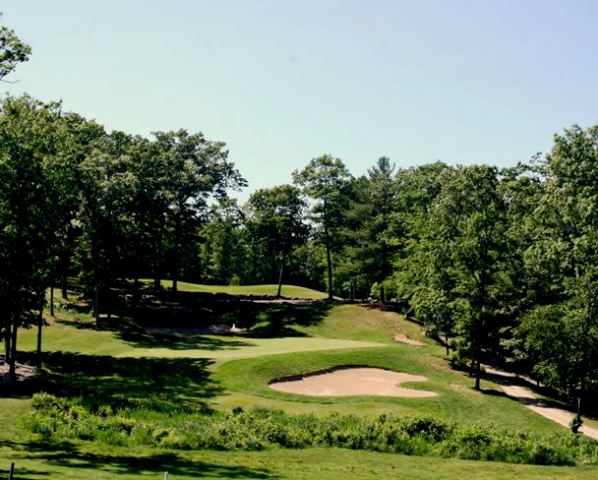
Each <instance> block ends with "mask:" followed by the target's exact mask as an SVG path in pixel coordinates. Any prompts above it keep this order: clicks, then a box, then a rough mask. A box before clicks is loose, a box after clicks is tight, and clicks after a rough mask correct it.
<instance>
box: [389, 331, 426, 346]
mask: <svg viewBox="0 0 598 480" xmlns="http://www.w3.org/2000/svg"><path fill="white" fill-rule="evenodd" d="M395 342H400V343H406V344H407V345H415V346H416V347H421V346H423V345H425V344H424V342H420V341H419V340H413V339H412V338H409V337H407V336H406V335H403V334H402V333H398V334H397V335H395Z"/></svg>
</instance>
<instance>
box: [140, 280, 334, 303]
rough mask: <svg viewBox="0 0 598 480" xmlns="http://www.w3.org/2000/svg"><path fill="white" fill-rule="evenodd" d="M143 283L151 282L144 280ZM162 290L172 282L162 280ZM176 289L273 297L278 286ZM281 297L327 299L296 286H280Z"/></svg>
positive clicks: (187, 285) (180, 284) (186, 286)
mask: <svg viewBox="0 0 598 480" xmlns="http://www.w3.org/2000/svg"><path fill="white" fill-rule="evenodd" d="M143 281H145V282H148V283H149V282H151V280H147V279H144V280H143ZM161 285H162V286H163V287H164V288H171V287H172V282H171V281H169V280H162V284H161ZM178 289H179V290H180V291H181V292H202V293H224V294H226V295H259V296H265V295H270V296H275V295H276V291H277V290H278V285H273V284H272V285H200V284H197V283H189V282H178ZM281 295H282V296H283V297H286V298H303V299H310V300H322V299H325V298H327V297H328V295H327V294H326V293H324V292H320V291H318V290H313V289H311V288H306V287H299V286H296V285H284V284H283V286H282V291H281Z"/></svg>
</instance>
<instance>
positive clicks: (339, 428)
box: [26, 393, 598, 465]
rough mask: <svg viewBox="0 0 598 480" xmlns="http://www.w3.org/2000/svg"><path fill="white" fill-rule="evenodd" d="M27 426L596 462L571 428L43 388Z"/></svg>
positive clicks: (123, 436)
mask: <svg viewBox="0 0 598 480" xmlns="http://www.w3.org/2000/svg"><path fill="white" fill-rule="evenodd" d="M26 424H27V426H28V428H29V429H30V430H31V431H33V432H35V433H38V434H40V435H43V436H46V437H54V438H56V439H68V440H84V441H93V442H97V443H100V444H105V445H116V446H136V445H145V446H152V447H156V448H166V449H178V450H186V449H211V450H261V449H264V448H273V447H283V448H307V447H340V448H350V449H354V450H370V451H378V452H394V453H403V454H407V455H428V456H445V457H456V458H463V459H470V460H494V461H502V462H510V463H533V464H539V465H572V464H575V463H586V464H588V463H589V464H597V463H598V442H595V441H593V440H589V439H585V438H581V437H579V436H575V435H572V434H559V435H552V436H546V435H537V434H529V433H523V432H510V431H506V430H501V429H498V428H496V427H494V426H492V425H467V426H463V425H456V424H454V423H448V422H445V421H442V420H439V419H437V418H434V417H430V416H421V417H398V416H392V415H380V416H378V417H357V416H354V415H340V414H330V415H327V416H317V417H316V416H314V415H309V414H302V415H290V414H287V413H284V412H282V411H279V410H267V409H255V410H251V411H244V410H243V409H241V408H238V409H234V410H233V411H232V412H229V413H224V412H215V413H212V414H209V415H208V414H206V413H205V412H203V411H189V410H186V409H181V410H180V411H174V412H172V411H171V412H168V413H164V412H159V411H158V412H157V411H155V410H151V409H147V408H146V407H137V408H123V409H116V410H115V409H113V408H111V407H104V406H99V407H97V408H95V409H90V408H89V407H86V406H84V404H83V403H82V402H80V401H77V400H65V399H61V398H57V397H54V396H52V395H48V394H45V393H42V394H37V395H35V396H34V398H33V411H32V412H31V414H30V415H29V417H28V418H27V420H26Z"/></svg>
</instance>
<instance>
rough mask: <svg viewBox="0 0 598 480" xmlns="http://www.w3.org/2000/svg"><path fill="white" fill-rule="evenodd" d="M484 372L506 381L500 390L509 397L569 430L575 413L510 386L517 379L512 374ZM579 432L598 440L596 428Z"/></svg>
mask: <svg viewBox="0 0 598 480" xmlns="http://www.w3.org/2000/svg"><path fill="white" fill-rule="evenodd" d="M484 370H486V372H488V373H491V374H492V375H497V376H500V377H501V378H503V379H504V380H503V381H504V384H502V385H501V386H500V388H501V389H502V391H503V392H505V393H506V394H507V396H509V397H511V398H512V399H514V400H517V401H519V402H521V403H523V404H524V405H525V406H526V407H527V408H529V409H530V410H532V411H534V412H536V413H537V414H538V415H542V416H543V417H544V418H548V419H549V420H552V421H553V422H556V423H558V424H559V425H562V426H563V427H566V428H569V424H570V423H571V420H572V419H573V417H574V414H573V413H571V412H569V411H567V410H565V409H563V408H557V407H549V406H547V405H546V404H545V403H544V402H543V401H542V400H541V399H539V398H538V396H537V395H536V394H535V393H534V392H533V391H532V390H530V389H529V388H527V387H522V386H519V385H512V384H510V380H509V379H514V378H517V377H516V375H514V374H512V373H510V372H505V371H503V370H498V369H495V368H491V367H485V368H484ZM579 431H580V432H581V433H583V434H584V435H587V436H588V437H590V438H593V439H595V440H598V429H596V428H592V427H588V426H587V425H584V426H582V427H581V428H580V429H579Z"/></svg>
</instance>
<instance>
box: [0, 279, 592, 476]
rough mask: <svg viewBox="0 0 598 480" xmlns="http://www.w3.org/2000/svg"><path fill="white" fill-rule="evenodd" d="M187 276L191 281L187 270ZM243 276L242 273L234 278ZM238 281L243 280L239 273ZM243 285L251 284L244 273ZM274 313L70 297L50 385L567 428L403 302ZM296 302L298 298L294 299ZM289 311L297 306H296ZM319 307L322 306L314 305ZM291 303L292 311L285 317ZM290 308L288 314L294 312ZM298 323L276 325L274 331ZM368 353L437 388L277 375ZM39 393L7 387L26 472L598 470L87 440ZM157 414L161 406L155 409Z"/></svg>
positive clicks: (3, 436) (26, 338) (53, 351)
mask: <svg viewBox="0 0 598 480" xmlns="http://www.w3.org/2000/svg"><path fill="white" fill-rule="evenodd" d="M181 285H184V284H181ZM231 288H232V287H231ZM235 288H236V287H235ZM239 288H244V287H239ZM276 308H279V309H280V310H277V315H276V316H275V317H272V318H276V320H275V322H281V321H284V324H283V325H279V326H281V327H284V328H280V329H278V330H277V329H274V330H273V329H271V328H266V327H267V326H268V325H267V324H268V322H271V321H272V320H271V318H270V317H268V316H266V317H263V318H262V317H260V318H259V319H257V322H256V326H255V329H252V331H251V332H250V333H249V335H248V336H237V337H221V336H211V335H189V336H182V337H178V338H165V337H153V336H152V335H150V334H143V335H140V334H136V335H128V334H126V332H125V333H123V332H122V331H119V330H113V331H111V330H108V331H96V330H95V329H93V323H92V322H91V319H90V318H89V317H86V316H85V315H80V314H77V315H71V314H68V313H66V312H65V311H63V310H59V311H58V313H57V314H58V315H59V316H61V317H62V319H61V320H52V321H51V324H50V325H49V326H48V327H46V329H45V331H44V350H45V352H46V354H45V369H46V381H47V387H48V389H49V390H50V391H52V392H53V393H55V394H58V395H66V396H82V397H93V398H94V399H96V400H99V401H103V400H105V401H107V402H110V401H117V402H118V401H121V400H123V401H125V400H134V401H142V400H143V399H146V398H152V399H153V401H154V402H158V403H157V404H159V405H161V407H162V408H163V410H162V411H164V412H167V411H168V409H169V408H171V407H172V406H175V405H176V406H185V405H188V406H189V407H197V406H202V405H204V406H210V407H212V408H216V409H224V410H229V409H232V408H234V407H237V406H241V407H243V408H249V407H252V406H262V407H269V408H280V409H284V410H286V411H289V412H313V413H316V414H319V413H322V414H324V413H330V412H339V413H346V414H356V415H374V414H380V413H383V412H389V413H395V414H413V415H421V414H433V415H435V416H438V417H441V418H443V419H449V420H454V421H457V422H465V423H472V422H480V423H494V424H497V425H502V426H505V427H508V428H511V429H514V430H528V431H535V432H542V433H544V432H555V431H562V432H564V431H565V429H564V428H562V427H559V426H558V425H556V424H554V423H552V422H550V421H548V420H546V419H544V418H542V417H540V416H538V415H536V414H534V413H533V412H531V411H530V410H528V409H526V408H525V407H523V406H522V405H520V404H518V403H516V402H514V401H512V400H510V399H508V398H506V397H504V395H502V394H501V393H500V389H499V387H498V386H497V385H495V384H492V383H491V382H488V381H484V382H483V384H482V385H483V388H484V391H483V392H476V391H474V390H473V389H472V385H473V381H472V379H470V378H469V377H468V376H467V375H466V374H465V373H463V372H458V371H454V370H452V369H451V368H450V367H449V366H448V363H447V361H446V358H445V356H444V349H443V348H442V347H440V346H438V345H436V344H435V343H433V342H432V341H431V340H429V339H426V338H424V337H423V336H422V333H421V328H420V327H419V325H417V324H414V323H412V322H408V321H406V320H404V319H403V318H402V317H401V316H400V315H398V314H396V313H393V312H391V311H384V310H381V309H378V308H371V307H365V306H359V305H337V306H334V307H332V308H330V309H327V310H325V311H322V310H317V312H318V313H317V316H316V317H314V319H313V321H305V320H306V318H305V317H306V313H309V312H311V310H306V311H302V312H300V313H301V314H300V315H299V314H297V311H296V310H285V308H287V307H284V306H279V307H276ZM289 308H290V307H289ZM285 312H289V315H288V316H287V315H286V313H285ZM314 312H316V310H314ZM287 317H288V318H287ZM285 319H286V320H285ZM272 331H275V332H276V331H284V332H287V333H290V334H292V335H293V336H285V337H276V338H268V337H267V336H265V337H261V334H262V333H263V332H266V333H268V332H272ZM396 333H402V334H404V335H406V336H408V337H409V338H413V339H417V340H423V341H424V342H425V345H424V346H422V347H414V346H410V345H404V344H400V343H397V342H395V341H394V340H393V337H394V335H395V334H396ZM35 334H36V332H35V331H34V330H29V331H26V330H23V331H21V334H20V337H19V345H20V347H21V348H23V349H25V350H33V349H34V347H35ZM347 364H353V365H355V364H357V365H369V366H377V367H382V368H390V369H393V370H397V371H402V372H406V373H413V374H419V375H424V376H426V377H428V381H426V382H423V383H416V384H411V385H407V386H409V387H410V388H415V389H418V388H419V389H423V390H431V391H434V392H436V393H438V395H439V396H438V397H435V398H427V399H413V398H387V397H368V396H359V397H342V398H326V397H309V396H299V395H291V394H285V393H281V392H276V391H274V390H271V389H270V388H269V387H268V382H270V381H271V380H273V379H275V378H280V377H284V376H287V375H296V374H301V373H309V372H313V371H317V370H322V369H326V368H329V367H333V366H336V365H347ZM30 404H31V400H30V398H29V397H27V396H23V397H20V398H0V425H2V430H0V459H1V460H2V462H4V464H2V463H0V478H2V476H3V473H2V469H6V468H7V467H8V465H9V462H10V461H14V462H16V465H17V473H18V476H17V478H30V479H43V478H64V479H75V478H76V479H79V478H85V477H89V478H94V479H100V480H102V479H106V480H107V479H123V480H125V479H138V478H148V479H149V478H161V472H164V471H169V472H170V478H171V479H173V480H175V479H191V478H247V479H249V478H280V479H286V478H305V479H336V478H358V479H359V478H363V479H370V478H371V479H374V478H386V477H388V478H404V479H435V480H436V479H454V478H464V477H468V478H471V479H474V480H475V479H494V478H518V479H522V480H525V479H538V480H539V479H551V478H554V479H556V478H559V479H594V478H595V479H597V480H598V471H597V469H596V468H595V467H584V466H577V467H540V466H528V465H511V464H501V463H496V462H482V461H476V462H472V461H463V460H457V459H442V458H432V457H425V458H424V457H417V456H403V455H396V454H383V453H373V452H366V451H351V450H342V449H337V448H328V449H324V448H307V449H302V450H286V449H271V450H266V451H260V452H245V451H233V452H219V451H181V450H177V451H173V450H165V449H160V450H158V449H155V448H150V447H147V448H144V447H141V446H140V447H131V448H124V447H108V446H99V445H95V444H93V443H90V442H82V441H79V440H72V441H70V440H69V441H64V442H49V443H43V442H41V441H40V438H39V437H37V436H36V435H33V434H31V433H29V432H28V431H27V430H26V429H25V428H24V427H23V425H22V419H23V418H25V417H26V416H27V415H28V412H29V410H30ZM156 415H161V413H158V412H156Z"/></svg>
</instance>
